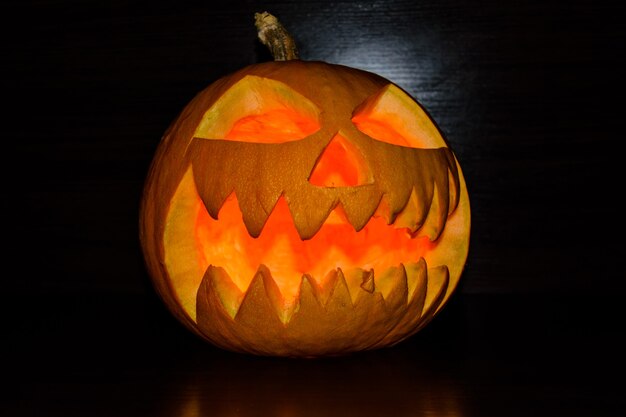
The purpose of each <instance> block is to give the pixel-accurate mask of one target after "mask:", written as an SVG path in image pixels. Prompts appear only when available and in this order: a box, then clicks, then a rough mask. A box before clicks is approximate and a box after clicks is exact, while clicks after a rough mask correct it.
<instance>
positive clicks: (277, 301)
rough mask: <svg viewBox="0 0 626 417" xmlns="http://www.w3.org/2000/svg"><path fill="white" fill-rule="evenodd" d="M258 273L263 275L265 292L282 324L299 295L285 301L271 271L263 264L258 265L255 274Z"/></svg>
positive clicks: (289, 314)
mask: <svg viewBox="0 0 626 417" xmlns="http://www.w3.org/2000/svg"><path fill="white" fill-rule="evenodd" d="M259 274H260V275H261V276H262V277H263V286H264V287H265V293H266V294H267V298H268V300H269V301H270V303H271V304H272V307H273V308H274V311H275V312H276V315H277V316H278V318H279V319H280V321H281V322H282V323H283V324H286V323H288V322H289V319H291V316H292V315H293V312H294V311H295V309H296V307H297V305H298V300H299V297H298V296H296V297H295V300H294V302H292V303H287V302H286V301H285V298H284V297H283V294H282V293H281V292H280V288H279V287H278V284H277V283H276V281H275V280H274V278H273V277H272V273H271V271H270V270H269V269H268V268H267V267H266V266H265V265H260V266H259V269H258V272H257V275H259Z"/></svg>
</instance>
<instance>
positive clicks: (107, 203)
mask: <svg viewBox="0 0 626 417" xmlns="http://www.w3.org/2000/svg"><path fill="white" fill-rule="evenodd" d="M611 4H613V3H612V2H611V3H605V2H602V1H539V0H537V1H502V0H500V1H464V0H447V1H435V0H423V1H399V0H391V1H369V2H368V1H352V2H350V1H345V2H344V1H327V0H320V1H307V2H298V1H295V0H288V1H268V2H260V1H241V0H232V1H228V2H218V3H216V4H212V2H209V1H175V2H174V1H171V2H166V1H160V0H156V1H119V0H109V1H73V0H58V1H45V0H41V1H35V0H29V1H19V2H18V1H8V2H4V3H3V6H2V9H3V10H4V11H3V21H4V24H3V25H2V32H3V34H4V36H3V41H4V42H3V64H2V67H3V70H4V71H3V72H4V74H5V75H3V77H2V91H3V94H2V97H3V99H4V100H3V104H4V108H5V110H4V114H5V118H4V123H3V135H4V136H5V140H4V142H3V143H4V144H8V146H6V145H5V146H3V148H4V149H5V150H4V151H3V153H2V155H3V158H2V159H3V162H4V163H3V164H2V168H3V174H4V178H5V180H4V182H3V183H4V185H5V192H4V193H3V200H2V201H3V202H2V209H3V211H5V212H6V215H5V216H4V220H5V227H4V230H5V231H8V233H5V236H6V239H5V250H4V251H3V252H4V254H5V257H6V258H5V262H4V264H5V273H4V274H3V279H4V281H5V283H6V284H5V286H4V288H5V291H3V299H4V302H3V303H2V305H3V310H5V313H4V314H3V328H4V329H5V331H4V335H5V337H6V339H5V341H4V342H3V343H2V346H3V350H4V352H3V355H2V356H3V362H4V366H3V369H4V371H3V374H4V377H5V380H6V381H7V382H9V384H8V385H9V389H8V390H6V389H5V390H3V394H4V395H5V396H6V397H5V398H3V401H2V404H1V406H2V408H0V414H2V415H3V416H21V415H28V416H31V415H32V416H48V415H52V416H56V415H59V416H74V415H76V416H94V415H97V416H100V415H102V416H127V415H128V416H139V415H151V416H197V415H208V416H219V417H221V416H279V417H283V416H335V415H337V416H391V417H395V416H398V417H404V416H422V415H436V416H559V415H562V416H618V415H620V416H621V415H623V413H624V410H625V409H626V404H625V401H624V399H623V398H622V395H623V391H624V388H625V386H624V382H623V373H624V371H625V369H624V359H623V356H624V354H623V350H624V348H625V345H624V343H623V342H622V335H623V333H624V324H623V323H624V322H623V319H622V316H623V312H622V306H623V304H624V303H623V298H624V295H623V294H624V290H626V279H625V278H626V274H625V273H624V267H623V266H622V265H621V262H622V261H623V258H624V254H625V253H626V245H625V243H624V237H623V234H624V231H625V230H624V220H623V212H624V208H623V203H622V201H621V198H622V195H623V185H622V183H623V178H622V177H623V174H621V172H620V171H621V170H622V165H623V162H622V161H621V152H622V151H621V147H622V142H623V141H624V139H625V137H624V133H623V124H624V118H625V114H624V110H625V108H624V107H625V106H624V104H623V97H624V82H623V77H624V73H625V71H624V55H625V54H624V50H625V46H626V45H625V33H626V31H625V25H624V17H625V13H624V11H625V9H624V6H613V5H611ZM264 10H267V11H270V12H272V13H273V14H275V15H276V16H278V18H279V19H280V20H281V21H282V22H283V24H284V25H285V26H286V27H287V28H288V29H289V30H290V32H291V33H292V34H293V36H294V37H295V39H296V41H297V43H298V45H299V49H300V53H301V58H302V59H305V60H324V61H328V62H332V63H338V64H344V65H349V66H353V67H357V68H361V69H365V70H369V71H373V72H376V73H378V74H380V75H382V76H385V77H387V78H389V79H390V80H392V81H394V82H396V83H397V84H398V85H400V86H401V87H402V88H404V89H405V90H407V91H408V92H409V93H411V94H412V95H414V96H415V97H416V98H417V99H418V100H419V101H420V102H421V103H422V104H423V105H424V106H425V107H426V108H427V109H428V110H429V112H430V113H431V115H432V116H433V117H434V119H435V120H436V121H437V122H438V124H439V126H440V127H441V129H442V131H443V132H444V134H445V136H446V137H447V139H448V140H449V142H450V144H451V146H452V148H453V150H454V151H455V153H456V155H457V157H458V159H459V160H460V163H461V166H462V168H463V170H464V173H465V176H466V180H467V183H468V188H469V192H470V199H471V204H472V236H471V247H470V253H469V257H468V261H467V266H466V270H465V272H464V275H463V277H462V281H461V284H460V286H459V288H458V290H457V292H456V293H455V294H454V296H453V297H452V298H451V300H450V302H449V304H448V305H447V306H446V308H445V309H444V310H443V311H442V313H441V314H440V315H439V316H438V317H436V318H435V319H434V321H433V322H432V323H431V324H430V325H429V326H427V328H426V329H424V330H423V331H421V332H420V333H418V334H417V335H415V336H414V337H412V338H411V339H409V340H408V341H406V342H404V343H402V344H400V345H398V346H396V347H393V348H390V349H384V350H380V351H376V352H365V353H360V354H356V355H352V356H349V357H344V358H330V359H321V360H314V361H311V360H304V361H303V360H291V359H277V358H257V357H250V356H245V355H238V354H234V353H229V352H223V351H221V350H219V349H217V348H214V347H212V346H210V345H207V344H206V343H204V342H202V341H200V340H198V339H197V338H196V337H195V336H193V335H192V334H191V333H189V332H187V331H186V330H185V329H183V328H182V326H180V325H179V324H178V322H176V321H175V320H174V319H173V318H172V317H171V316H170V315H169V313H168V312H167V311H165V308H164V307H163V306H162V304H161V302H160V300H159V299H158V297H157V296H156V294H155V292H154V290H153V289H152V286H151V284H150V280H149V278H148V276H147V274H146V271H145V269H144V264H143V259H142V254H141V250H140V247H139V242H138V210H139V199H140V195H141V191H142V186H143V181H144V179H145V176H146V173H147V169H148V166H149V164H150V161H151V158H152V155H153V153H154V151H155V149H156V147H157V144H158V142H159V139H160V137H161V135H162V134H163V132H164V131H165V129H166V128H167V126H168V125H169V123H170V122H171V121H172V120H173V119H174V118H175V117H176V115H177V114H178V112H179V111H180V110H181V109H182V107H183V106H184V105H185V104H186V103H187V102H188V101H189V100H190V99H191V98H192V97H193V96H194V95H195V94H196V93H197V92H198V91H200V90H201V89H202V88H204V87H205V86H207V85H208V84H210V83H212V82H213V81H215V80H216V79H218V78H219V77H221V76H224V75H227V74H228V73H230V72H232V71H234V70H236V69H239V68H241V67H243V66H245V65H248V64H251V63H255V62H261V61H266V60H269V59H271V58H270V56H269V54H268V52H267V51H266V50H265V48H264V47H263V46H262V45H261V44H260V43H259V42H258V41H257V40H256V31H255V28H254V24H253V15H254V12H257V11H264Z"/></svg>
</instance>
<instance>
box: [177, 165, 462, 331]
mask: <svg viewBox="0 0 626 417" xmlns="http://www.w3.org/2000/svg"><path fill="white" fill-rule="evenodd" d="M201 194H202V193H199V192H198V190H197V188H196V183H195V179H194V173H193V170H192V168H189V170H188V172H187V173H186V174H185V176H184V177H183V180H182V181H181V183H180V186H179V188H178V190H177V192H176V195H175V197H174V199H173V203H172V204H173V206H172V207H171V212H170V213H171V214H170V221H168V225H170V224H176V225H177V226H175V227H166V230H165V240H166V242H167V243H166V247H167V248H170V249H169V250H168V251H166V254H165V255H166V256H165V258H166V266H167V268H168V272H169V273H170V276H171V277H172V283H173V284H174V287H175V290H177V291H176V292H177V293H178V295H179V298H180V299H181V304H182V305H183V306H184V307H185V309H186V310H187V312H188V313H189V314H190V316H191V317H194V318H195V315H196V302H197V300H196V293H197V291H198V288H199V287H200V282H201V281H202V279H203V277H207V276H208V277H210V279H213V280H214V279H215V276H216V272H215V271H216V270H217V269H216V268H218V269H219V271H220V273H219V274H218V275H219V277H220V279H219V282H217V283H216V284H215V285H217V287H216V288H219V291H218V292H219V299H220V301H221V302H222V304H223V306H224V308H225V310H226V311H227V312H228V315H230V316H231V318H234V317H235V315H236V314H237V313H238V311H239V309H240V307H241V304H242V302H243V300H244V298H245V293H246V291H247V290H248V288H249V287H250V286H251V283H252V282H253V279H254V278H255V277H257V276H259V274H260V271H263V273H262V274H261V275H262V276H263V280H264V281H263V282H264V283H265V284H266V287H267V285H268V284H267V282H269V281H268V279H269V280H271V282H274V284H272V285H273V287H275V291H274V293H273V294H274V295H273V296H271V297H270V298H271V299H272V304H273V305H274V308H275V311H276V313H277V315H278V317H280V320H281V321H282V322H283V323H286V322H287V321H289V319H290V318H291V316H292V314H293V312H294V311H295V310H296V309H297V308H298V303H299V299H300V292H301V285H302V282H303V277H305V278H306V279H308V280H309V281H311V282H314V283H315V285H316V286H317V288H318V290H319V291H318V293H319V294H323V293H331V292H332V288H334V287H335V286H336V280H337V276H338V275H340V276H341V277H342V279H343V280H344V282H345V284H346V286H347V289H348V292H349V294H350V297H351V300H352V302H355V301H356V299H357V298H358V294H359V293H360V292H363V291H365V292H369V293H373V292H374V291H377V292H378V293H380V294H381V295H382V296H383V297H386V296H387V295H388V294H390V293H391V292H392V290H393V289H394V288H396V287H398V286H403V285H404V286H406V287H407V288H406V289H407V293H406V297H407V298H406V299H405V305H406V303H407V302H409V301H410V299H411V298H412V296H413V294H414V293H415V288H416V286H417V285H418V276H419V273H418V272H417V271H418V269H420V268H426V267H427V266H426V261H427V260H428V254H429V253H430V252H431V251H432V250H434V249H435V248H436V247H437V245H438V241H437V240H436V238H437V237H438V236H439V234H440V233H441V230H442V229H443V226H444V225H445V219H446V218H447V215H448V213H447V211H448V204H440V202H439V200H440V198H433V199H432V201H431V202H430V204H424V203H422V202H420V201H419V200H418V198H417V195H416V193H415V191H413V192H412V193H411V194H410V197H409V198H408V200H407V201H406V203H405V206H404V208H403V209H402V210H401V211H400V212H399V213H397V214H395V215H392V214H391V213H390V211H389V205H388V204H387V203H386V200H385V198H384V196H383V197H382V198H381V200H380V201H379V204H378V208H377V210H376V211H375V212H374V215H371V216H370V218H369V221H368V222H367V223H366V224H365V225H364V226H362V227H361V228H360V229H359V230H357V229H356V228H355V227H354V226H353V225H352V223H351V222H350V221H349V220H348V218H347V217H346V213H345V211H344V208H343V206H342V204H341V203H338V204H336V205H335V206H334V208H333V209H332V210H330V212H329V213H328V214H327V216H326V218H325V219H324V220H323V222H322V223H321V225H320V226H319V228H318V229H317V230H316V232H315V233H314V234H313V236H311V237H309V238H308V239H303V238H302V237H301V235H300V234H299V232H298V229H297V227H296V221H297V218H295V217H294V216H293V215H292V213H291V211H290V209H289V205H288V201H287V199H286V198H285V197H282V196H281V197H280V198H279V199H278V200H277V203H276V204H275V206H274V207H273V208H272V210H271V211H270V213H269V214H266V221H265V223H264V225H263V228H262V230H261V232H260V233H259V234H258V236H256V237H253V236H252V235H251V233H250V231H249V229H248V228H247V227H246V224H245V221H244V215H243V214H242V210H241V208H240V203H239V201H238V199H237V195H236V193H231V194H230V195H229V196H228V197H227V198H226V199H225V200H224V201H223V203H222V205H221V207H220V209H219V212H218V214H217V216H216V218H213V217H212V216H211V215H210V214H209V211H208V210H207V208H206V206H205V204H204V202H203V200H206V198H203V196H202V195H201ZM443 197H445V199H446V200H447V199H449V198H451V197H450V196H448V195H445V196H443ZM443 197H442V198H443ZM176 213H180V215H177V214H176ZM185 213H188V214H185ZM442 218H443V221H442ZM391 220H393V221H391ZM189 253H191V254H193V255H192V256H190V255H188V254H189ZM418 265H421V266H420V267H419V268H418ZM433 266H436V265H433ZM444 267H445V266H444ZM398 268H400V269H402V270H403V271H404V273H403V274H400V275H402V276H403V279H404V283H402V280H401V279H400V278H398V277H399V276H400V275H399V274H397V273H396V272H397V270H398ZM322 298H324V297H323V296H322Z"/></svg>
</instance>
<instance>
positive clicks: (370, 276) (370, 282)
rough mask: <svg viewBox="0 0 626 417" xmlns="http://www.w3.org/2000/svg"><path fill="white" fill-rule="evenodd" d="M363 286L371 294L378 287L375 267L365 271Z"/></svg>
mask: <svg viewBox="0 0 626 417" xmlns="http://www.w3.org/2000/svg"><path fill="white" fill-rule="evenodd" d="M361 288H362V289H363V290H364V291H367V292H368V293H370V294H372V293H373V292H374V290H375V289H376V286H375V285H374V270H373V269H370V270H369V271H365V272H364V273H363V282H361Z"/></svg>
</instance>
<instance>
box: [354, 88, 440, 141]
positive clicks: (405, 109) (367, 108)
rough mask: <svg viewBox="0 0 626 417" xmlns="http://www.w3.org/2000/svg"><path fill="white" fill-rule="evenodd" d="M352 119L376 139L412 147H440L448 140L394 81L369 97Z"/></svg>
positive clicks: (357, 109) (363, 130)
mask: <svg viewBox="0 0 626 417" xmlns="http://www.w3.org/2000/svg"><path fill="white" fill-rule="evenodd" d="M352 123H354V125H355V126H356V127H357V129H359V130H360V131H361V132H363V133H365V134H366V135H368V136H370V137H371V138H373V139H376V140H379V141H381V142H386V143H390V144H392V145H399V146H406V147H411V148H420V149H424V148H441V147H446V146H447V145H446V143H445V141H444V140H443V137H442V136H441V134H440V133H439V131H438V130H437V129H436V127H435V126H434V124H433V122H432V120H431V119H430V117H429V116H428V115H427V114H426V112H425V111H424V109H422V107H421V106H420V105H419V104H418V103H417V102H416V101H415V100H414V99H413V98H411V97H410V96H409V95H408V94H406V93H405V92H404V91H402V90H401V89H400V88H399V87H397V86H395V85H394V84H388V85H387V86H385V87H384V88H382V89H381V90H380V91H379V92H377V93H376V94H374V95H373V96H371V97H369V98H368V99H366V100H365V101H364V102H363V103H361V105H359V106H358V107H357V108H356V109H355V110H354V112H353V114H352Z"/></svg>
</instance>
